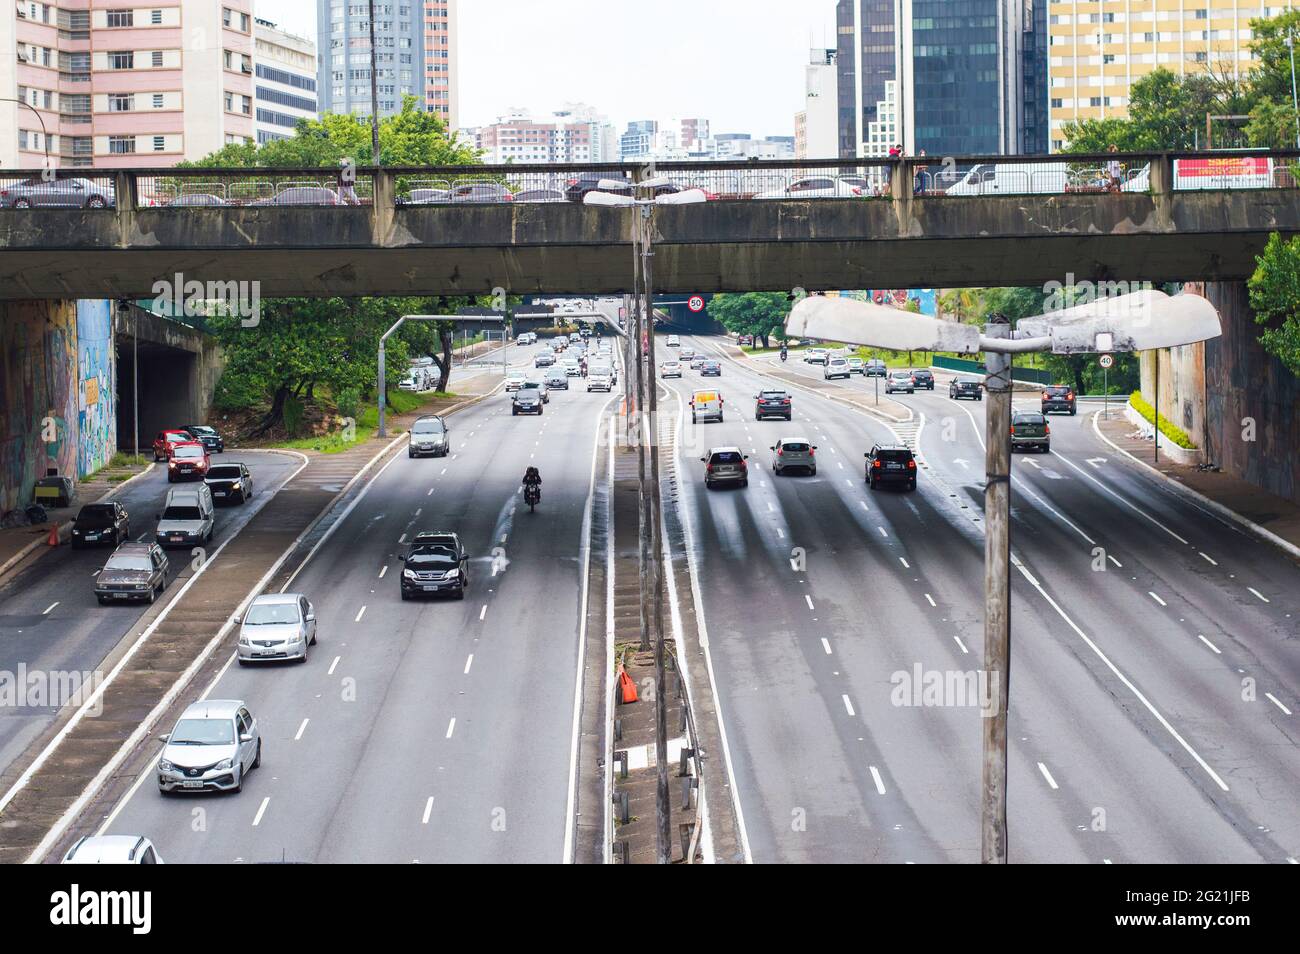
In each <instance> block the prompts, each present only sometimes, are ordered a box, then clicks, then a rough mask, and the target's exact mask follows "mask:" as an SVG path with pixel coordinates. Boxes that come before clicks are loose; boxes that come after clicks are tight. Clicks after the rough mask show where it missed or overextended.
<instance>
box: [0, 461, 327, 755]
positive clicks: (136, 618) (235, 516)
mask: <svg viewBox="0 0 1300 954" xmlns="http://www.w3.org/2000/svg"><path fill="white" fill-rule="evenodd" d="M212 461H213V463H214V464H225V463H231V462H234V461H243V462H244V463H246V464H248V467H249V470H250V471H251V473H252V475H253V487H254V494H253V497H252V499H251V500H249V501H248V502H247V503H245V504H241V505H234V506H225V505H218V506H217V509H216V520H215V530H214V533H213V538H212V547H211V548H210V549H214V548H215V547H218V546H220V545H221V544H222V543H224V542H225V541H226V540H228V539H229V538H230V537H231V536H232V535H233V534H234V533H235V532H236V531H237V530H239V529H240V528H241V527H243V525H244V524H246V523H247V522H248V521H249V519H251V518H252V516H253V514H255V513H257V511H258V510H259V509H261V507H262V506H263V505H264V504H265V503H266V502H267V500H269V499H270V498H271V496H272V495H273V494H274V493H275V491H276V490H277V489H278V488H279V487H280V486H281V485H282V484H283V483H284V481H285V480H286V479H288V477H289V476H290V475H291V474H292V473H293V472H294V471H295V470H297V469H298V468H299V467H301V466H302V463H303V459H302V457H301V456H299V455H296V454H288V453H274V452H268V451H241V450H238V449H236V448H233V447H232V448H229V449H228V450H226V452H225V453H222V454H214V455H212ZM170 486H176V487H182V486H185V485H184V484H174V485H173V484H168V483H167V468H166V465H160V466H156V467H154V468H153V470H151V471H150V472H149V473H147V474H144V475H142V476H140V477H137V478H136V479H134V480H132V481H131V482H130V483H129V484H127V485H126V486H125V487H123V488H122V489H121V491H120V492H119V493H118V494H117V495H116V496H115V497H114V499H116V500H118V501H119V502H121V503H122V504H124V505H125V506H126V508H127V512H128V513H129V514H130V528H131V536H132V539H137V540H138V539H152V538H153V530H154V527H155V525H156V523H157V521H156V520H155V519H154V517H155V515H156V514H157V513H158V512H160V511H161V510H162V503H163V500H164V498H165V497H166V494H167V489H168V487H170ZM111 553H112V547H110V546H103V547H86V548H84V549H80V550H74V549H72V547H71V546H70V545H63V546H60V547H59V548H58V550H56V551H54V552H52V553H45V554H44V555H42V556H41V557H40V558H39V559H35V560H32V559H29V560H27V561H26V562H25V563H24V564H23V565H22V566H21V567H19V568H17V569H16V570H14V571H13V572H11V573H10V574H9V576H8V578H7V579H6V580H5V581H4V583H3V584H0V671H3V672H9V673H17V672H18V666H19V665H24V666H26V669H27V671H28V672H31V671H35V670H40V671H43V672H64V671H75V672H89V671H93V670H95V669H96V668H97V667H98V666H99V665H100V663H101V662H102V661H103V660H104V658H105V657H106V656H107V655H108V654H109V653H110V652H111V651H112V650H113V648H114V647H115V646H117V644H118V643H119V642H120V641H121V639H122V637H124V636H126V635H127V634H128V633H130V632H131V631H132V630H133V629H134V628H135V627H136V625H137V624H138V623H139V622H140V621H141V620H142V618H144V617H145V616H147V615H150V618H152V616H151V614H156V613H157V612H158V611H159V610H161V609H162V607H163V606H164V605H166V603H167V602H168V601H169V600H170V599H171V598H172V597H173V595H174V594H175V591H176V588H177V584H176V580H177V577H179V576H182V575H189V573H190V572H191V571H190V568H189V565H190V561H191V559H192V557H191V556H190V551H189V550H188V549H183V550H182V549H175V550H168V551H167V555H168V562H169V567H168V588H167V592H166V594H165V595H164V597H163V598H162V599H161V600H159V601H158V603H157V604H156V606H152V607H151V606H149V605H148V604H147V603H130V604H122V605H111V606H100V605H99V604H98V602H96V600H95V592H94V576H95V573H96V572H97V571H98V570H99V568H100V567H102V566H103V565H104V561H105V560H107V559H108V557H109V555H110V554H111ZM56 711H57V707H55V706H40V707H37V706H3V707H0V772H2V771H4V769H5V768H6V767H8V766H9V765H10V764H11V763H12V762H13V761H14V759H15V758H17V757H18V756H19V755H20V754H21V753H22V752H23V750H24V749H25V748H26V747H27V746H28V745H29V744H31V742H32V741H33V740H34V739H36V738H38V737H39V736H40V734H41V733H42V732H43V731H44V730H45V728H46V727H47V726H49V724H50V723H51V721H52V720H53V719H54V717H55V713H56Z"/></svg>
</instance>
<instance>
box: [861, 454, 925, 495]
mask: <svg viewBox="0 0 1300 954" xmlns="http://www.w3.org/2000/svg"><path fill="white" fill-rule="evenodd" d="M862 456H863V457H865V458H866V459H867V475H866V480H867V486H868V487H870V488H871V489H872V490H875V489H876V488H877V487H880V486H882V485H884V484H902V485H903V486H904V487H905V488H906V489H908V490H915V489H916V457H915V455H913V453H912V449H911V448H910V447H908V446H907V445H905V444H877V445H875V446H874V447H872V448H871V450H869V451H867V453H865V454H863V455H862Z"/></svg>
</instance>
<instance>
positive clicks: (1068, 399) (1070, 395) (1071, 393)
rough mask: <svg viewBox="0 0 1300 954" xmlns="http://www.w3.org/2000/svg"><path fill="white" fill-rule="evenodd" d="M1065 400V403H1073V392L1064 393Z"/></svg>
mask: <svg viewBox="0 0 1300 954" xmlns="http://www.w3.org/2000/svg"><path fill="white" fill-rule="evenodd" d="M1065 399H1066V400H1067V401H1073V400H1074V392H1073V391H1066V392H1065Z"/></svg>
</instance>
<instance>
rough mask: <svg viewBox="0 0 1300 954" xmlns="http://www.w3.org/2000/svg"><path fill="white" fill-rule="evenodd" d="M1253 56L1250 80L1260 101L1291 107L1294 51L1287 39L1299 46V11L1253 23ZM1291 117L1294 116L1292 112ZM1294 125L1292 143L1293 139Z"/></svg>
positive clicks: (1251, 27) (1251, 45)
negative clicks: (1292, 38) (1292, 52)
mask: <svg viewBox="0 0 1300 954" xmlns="http://www.w3.org/2000/svg"><path fill="white" fill-rule="evenodd" d="M1250 30H1251V34H1252V37H1253V39H1252V40H1251V44H1250V48H1251V52H1253V53H1254V54H1255V64H1256V65H1255V68H1254V69H1252V70H1251V72H1250V76H1249V77H1248V80H1249V83H1250V87H1251V90H1252V91H1253V93H1254V94H1255V97H1256V100H1257V101H1267V102H1272V103H1287V104H1288V105H1290V104H1291V103H1292V99H1291V51H1290V50H1289V49H1288V48H1287V45H1286V38H1287V36H1288V35H1290V36H1293V37H1295V41H1296V42H1297V43H1300V9H1294V10H1291V11H1289V12H1287V13H1282V14H1280V15H1278V16H1275V17H1269V18H1268V19H1263V20H1251V21H1250ZM1291 115H1292V116H1294V115H1295V111H1294V108H1292V113H1291ZM1294 129H1295V127H1294V124H1293V125H1292V139H1291V142H1292V143H1294V142H1295V137H1294Z"/></svg>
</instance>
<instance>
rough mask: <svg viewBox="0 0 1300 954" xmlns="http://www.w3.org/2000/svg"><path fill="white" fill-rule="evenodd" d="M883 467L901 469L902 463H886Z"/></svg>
mask: <svg viewBox="0 0 1300 954" xmlns="http://www.w3.org/2000/svg"><path fill="white" fill-rule="evenodd" d="M885 467H886V468H887V469H888V470H902V469H903V465H902V464H886V465H885Z"/></svg>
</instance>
